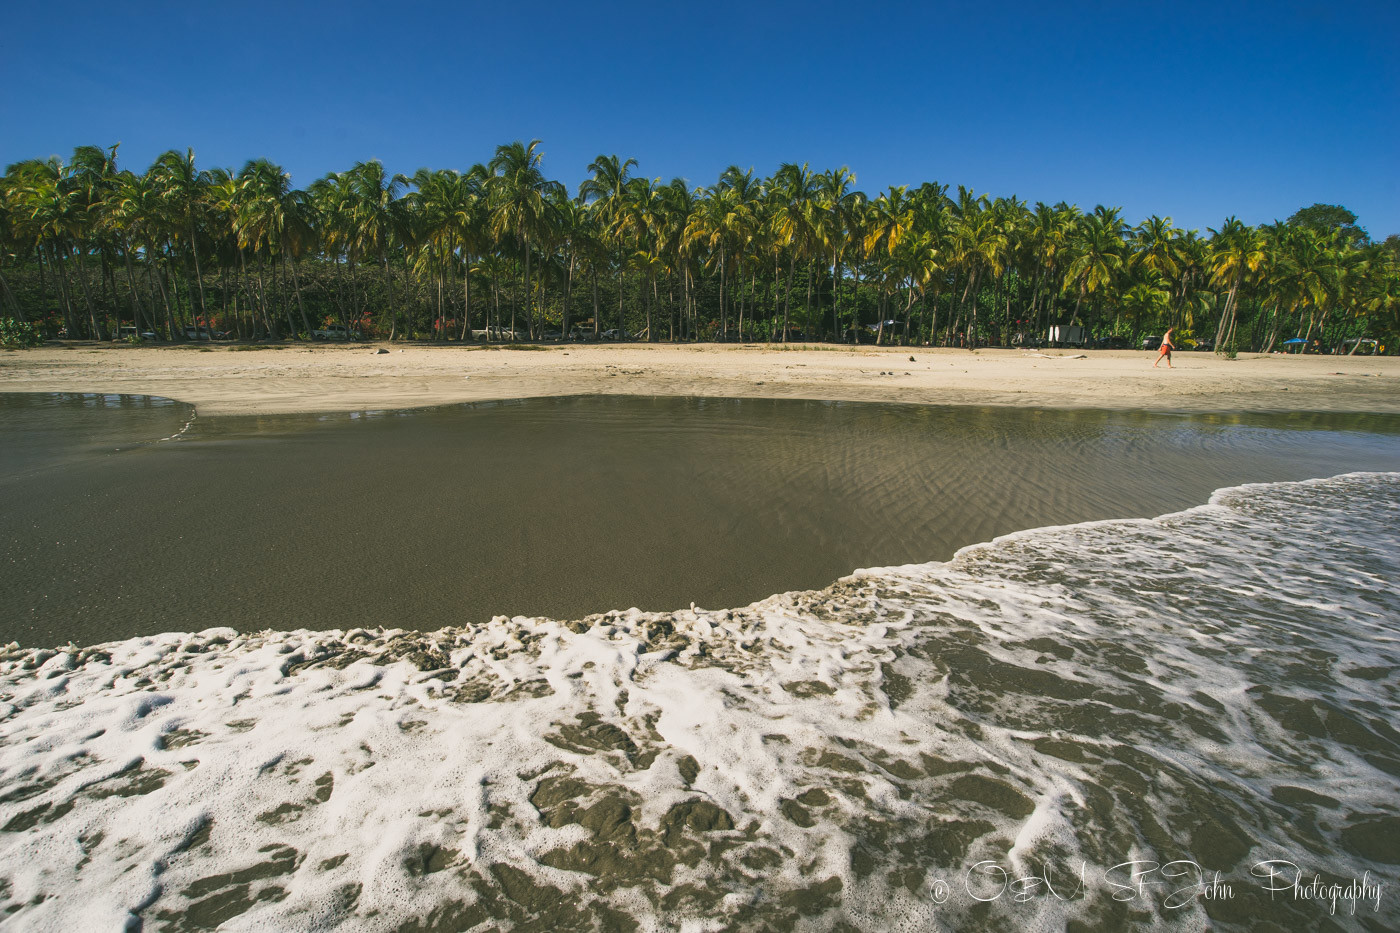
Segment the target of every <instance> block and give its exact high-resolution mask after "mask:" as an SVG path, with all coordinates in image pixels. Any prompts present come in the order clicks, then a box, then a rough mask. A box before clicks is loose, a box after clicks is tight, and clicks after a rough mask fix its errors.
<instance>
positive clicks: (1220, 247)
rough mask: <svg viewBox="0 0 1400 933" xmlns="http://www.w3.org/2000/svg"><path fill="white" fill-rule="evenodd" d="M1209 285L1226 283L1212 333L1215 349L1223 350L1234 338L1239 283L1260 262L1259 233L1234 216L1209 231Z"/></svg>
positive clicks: (1262, 252)
mask: <svg viewBox="0 0 1400 933" xmlns="http://www.w3.org/2000/svg"><path fill="white" fill-rule="evenodd" d="M1211 234H1212V236H1211V241H1210V246H1211V259H1210V273H1211V284H1212V285H1214V286H1216V287H1217V288H1219V287H1222V286H1225V285H1228V286H1229V289H1230V291H1229V294H1228V295H1227V296H1226V298H1225V308H1224V310H1222V311H1221V312H1220V325H1219V327H1218V328H1217V329H1216V332H1215V352H1216V353H1226V352H1228V350H1227V345H1230V344H1233V341H1234V338H1235V312H1236V298H1237V297H1238V296H1239V291H1240V286H1242V285H1243V284H1244V283H1245V281H1246V279H1247V277H1248V276H1250V275H1251V274H1252V273H1253V272H1254V271H1255V270H1256V269H1258V268H1259V265H1260V263H1262V262H1263V261H1264V251H1263V249H1262V248H1261V247H1262V243H1261V241H1260V237H1259V232H1258V231H1257V230H1255V229H1254V228H1253V227H1250V226H1247V225H1245V224H1243V223H1241V222H1240V221H1239V220H1236V219H1235V218H1234V217H1227V218H1225V223H1223V224H1221V225H1220V229H1219V230H1214V229H1212V230H1211Z"/></svg>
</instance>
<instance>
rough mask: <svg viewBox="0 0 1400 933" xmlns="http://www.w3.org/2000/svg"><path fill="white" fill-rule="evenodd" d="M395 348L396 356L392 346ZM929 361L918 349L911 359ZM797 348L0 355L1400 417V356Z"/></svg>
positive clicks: (313, 375) (346, 402)
mask: <svg viewBox="0 0 1400 933" xmlns="http://www.w3.org/2000/svg"><path fill="white" fill-rule="evenodd" d="M380 349H386V350H388V351H389V352H387V353H379V352H378V350H380ZM911 356H912V357H913V359H912V360H911V359H910V357H911ZM1155 356H1156V354H1154V353H1144V352H1137V351H1092V350H1091V351H1085V352H1082V353H1080V352H1075V351H1067V350H1050V351H1021V350H979V351H977V352H969V351H967V350H942V349H940V350H931V349H926V348H908V347H869V346H864V347H859V348H840V347H831V346H825V345H790V346H789V348H788V349H780V348H771V347H767V346H761V345H697V346H690V345H686V346H670V345H639V344H633V345H588V344H583V345H567V346H551V347H545V348H536V347H525V348H508V347H501V346H493V347H483V346H431V345H422V344H414V345H409V346H402V345H390V344H355V345H349V346H345V345H315V346H304V345H295V344H286V345H272V346H249V347H236V346H231V345H228V344H214V345H212V346H200V345H185V346H179V347H159V348H150V347H128V346H106V345H103V346H98V345H94V344H81V343H74V344H71V345H65V346H54V345H50V346H47V347H44V348H41V349H38V350H29V351H23V352H12V353H3V354H0V392H108V393H126V394H137V395H156V396H164V397H167V398H173V399H178V400H181V401H185V402H189V403H191V404H193V405H195V406H196V408H197V409H198V411H199V413H200V414H202V415H215V414H261V413H286V412H317V411H356V410H366V409H385V408H411V407H423V406H430V405H440V404H447V403H452V402H472V401H487V400H496V399H509V398H537V397H546V396H566V395H668V396H688V397H710V398H792V399H814V400H830V401H888V402H907V403H912V404H925V405H928V404H936V405H997V406H1016V407H1040V408H1108V409H1117V410H1131V409H1142V410H1153V411H1247V412H1257V411H1331V412H1342V411H1346V412H1389V413H1400V357H1393V356H1390V357H1338V356H1285V355H1267V356H1265V355H1257V354H1255V355H1251V354H1245V355H1241V356H1240V358H1239V359H1237V360H1226V359H1223V358H1220V357H1217V356H1215V355H1214V354H1210V353H1178V354H1177V355H1176V359H1175V368H1174V369H1171V370H1166V369H1165V368H1159V369H1153V368H1152V361H1153V359H1154V358H1155Z"/></svg>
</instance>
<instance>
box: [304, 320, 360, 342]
mask: <svg viewBox="0 0 1400 933" xmlns="http://www.w3.org/2000/svg"><path fill="white" fill-rule="evenodd" d="M311 339H312V340H359V339H360V335H359V334H358V333H356V332H354V331H352V330H351V329H350V328H348V327H346V326H345V325H344V324H327V325H325V326H324V327H321V328H319V329H318V330H313V331H312V332H311Z"/></svg>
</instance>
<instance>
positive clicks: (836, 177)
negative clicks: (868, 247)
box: [814, 165, 861, 340]
mask: <svg viewBox="0 0 1400 933" xmlns="http://www.w3.org/2000/svg"><path fill="white" fill-rule="evenodd" d="M855 183H856V176H855V173H854V172H852V171H851V170H850V169H849V168H847V167H846V166H844V165H843V166H841V167H840V168H838V169H836V170H835V171H834V172H824V173H823V174H821V175H819V176H818V177H817V192H818V193H817V207H818V210H817V212H816V214H815V217H814V227H815V233H816V235H817V238H818V239H819V240H820V241H821V243H822V246H823V248H824V249H825V250H826V252H827V253H828V254H829V255H830V256H831V337H832V339H833V340H835V339H838V338H839V336H840V333H841V325H840V323H839V322H838V321H837V297H838V290H839V288H840V284H841V255H842V253H844V252H845V249H846V237H847V233H848V232H849V230H850V226H851V214H852V212H853V211H854V209H855V205H856V203H857V202H858V201H859V199H860V197H861V196H860V193H859V192H857V191H853V190H851V186H852V185H854V184H855Z"/></svg>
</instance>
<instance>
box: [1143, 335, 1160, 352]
mask: <svg viewBox="0 0 1400 933" xmlns="http://www.w3.org/2000/svg"><path fill="white" fill-rule="evenodd" d="M1142 348H1143V349H1144V350H1160V349H1161V348H1162V338H1161V337H1144V338H1142Z"/></svg>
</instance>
